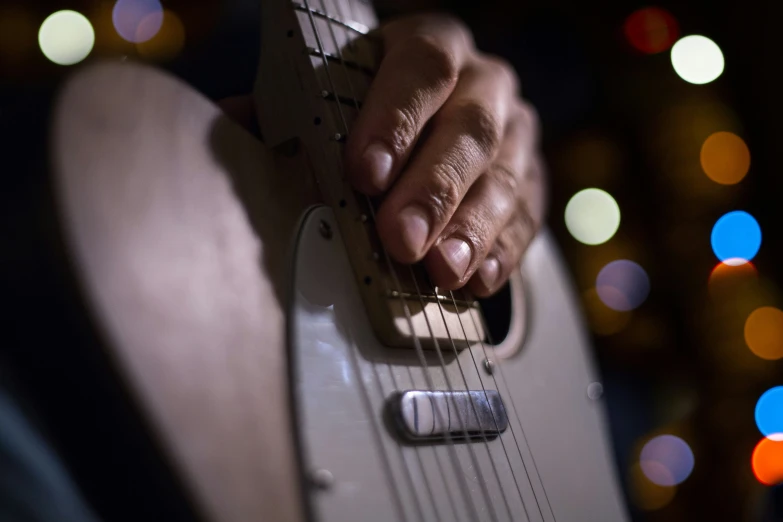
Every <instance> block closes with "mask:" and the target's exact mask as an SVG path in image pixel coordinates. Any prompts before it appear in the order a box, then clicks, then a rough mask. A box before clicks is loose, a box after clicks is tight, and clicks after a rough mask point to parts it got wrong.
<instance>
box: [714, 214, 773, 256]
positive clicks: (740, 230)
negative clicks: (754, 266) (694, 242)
mask: <svg viewBox="0 0 783 522" xmlns="http://www.w3.org/2000/svg"><path fill="white" fill-rule="evenodd" d="M710 240H711V243H712V250H713V252H715V255H716V256H718V259H720V260H721V261H724V262H727V260H736V261H732V262H734V263H741V262H742V260H744V261H750V260H751V259H753V258H754V257H755V256H756V254H757V253H758V251H759V248H760V247H761V228H760V227H759V224H758V222H756V219H755V218H754V217H753V216H751V215H750V214H748V213H747V212H744V211H742V210H735V211H733V212H729V213H727V214H724V215H723V216H721V217H720V219H718V221H716V222H715V226H713V227H712V235H711V237H710Z"/></svg>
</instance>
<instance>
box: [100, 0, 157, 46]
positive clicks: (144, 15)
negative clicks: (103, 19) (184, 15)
mask: <svg viewBox="0 0 783 522" xmlns="http://www.w3.org/2000/svg"><path fill="white" fill-rule="evenodd" d="M112 22H113V23H114V28H115V29H116V30H117V33H118V34H119V35H120V36H121V37H122V38H123V39H125V40H127V41H129V42H133V43H142V42H146V41H147V40H149V39H150V38H152V37H153V36H155V35H156V34H157V33H158V31H159V30H160V28H161V26H162V25H163V6H161V5H160V2H159V1H158V0H117V3H115V4H114V9H113V10H112Z"/></svg>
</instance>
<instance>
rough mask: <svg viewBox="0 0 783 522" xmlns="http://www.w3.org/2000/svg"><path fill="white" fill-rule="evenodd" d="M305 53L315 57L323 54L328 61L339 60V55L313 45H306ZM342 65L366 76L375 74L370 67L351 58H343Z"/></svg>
mask: <svg viewBox="0 0 783 522" xmlns="http://www.w3.org/2000/svg"><path fill="white" fill-rule="evenodd" d="M307 53H308V54H309V55H310V56H316V57H317V56H321V55H323V56H325V57H326V59H327V60H330V61H333V62H339V61H340V57H339V56H335V55H334V54H332V53H329V52H326V51H320V50H318V49H315V48H313V47H308V48H307ZM344 65H345V66H346V67H348V68H350V69H353V70H355V71H361V72H363V73H364V74H366V75H368V76H374V75H375V71H373V70H372V69H371V68H370V67H367V66H366V65H362V64H360V63H359V62H355V61H353V60H345V63H344Z"/></svg>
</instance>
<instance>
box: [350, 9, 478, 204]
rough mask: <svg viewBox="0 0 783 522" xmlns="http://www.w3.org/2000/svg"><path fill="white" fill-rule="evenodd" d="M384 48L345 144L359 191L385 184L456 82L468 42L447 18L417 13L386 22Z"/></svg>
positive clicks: (464, 33)
mask: <svg viewBox="0 0 783 522" xmlns="http://www.w3.org/2000/svg"><path fill="white" fill-rule="evenodd" d="M381 34H382V37H383V41H384V47H385V49H386V54H385V56H384V58H383V60H382V62H381V65H380V68H379V70H378V73H377V75H376V77H375V79H374V81H373V84H372V86H371V88H370V90H369V92H368V94H367V96H366V99H365V100H364V102H363V106H362V110H361V112H360V114H359V117H358V119H357V121H356V123H355V124H354V127H353V129H352V131H351V135H350V137H349V139H348V143H347V144H346V156H345V159H346V167H347V174H348V176H349V177H350V178H351V180H352V182H353V184H354V186H355V187H356V188H357V189H359V190H360V191H362V192H364V193H366V194H370V195H376V194H379V193H381V192H383V191H384V190H386V189H387V188H388V187H389V186H390V185H391V183H392V181H393V180H394V178H395V177H396V176H397V174H398V173H399V172H400V170H401V169H402V168H403V166H404V165H405V163H406V162H407V160H408V157H409V156H410V154H411V150H412V149H413V147H414V146H415V144H416V141H417V140H418V138H419V136H420V134H421V131H422V129H423V128H424V126H425V125H426V123H427V122H428V121H429V120H430V118H431V117H432V116H433V114H435V113H436V111H438V109H440V107H441V106H442V105H443V103H444V102H445V101H446V100H447V99H448V97H449V96H450V95H451V93H452V91H453V90H454V88H455V86H456V85H457V79H458V76H459V72H460V70H461V69H462V67H463V64H464V63H465V61H466V59H467V56H468V54H469V51H470V47H471V46H472V43H471V41H470V38H469V36H468V33H467V31H466V30H465V29H463V28H462V26H461V25H460V24H458V23H457V22H455V21H454V20H452V19H449V18H443V17H433V16H418V17H411V18H406V19H403V20H400V21H397V22H393V23H391V24H388V25H387V26H384V28H383V29H382V33H381Z"/></svg>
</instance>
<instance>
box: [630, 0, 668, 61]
mask: <svg viewBox="0 0 783 522" xmlns="http://www.w3.org/2000/svg"><path fill="white" fill-rule="evenodd" d="M623 30H624V32H625V37H626V38H627V39H628V43H630V44H631V45H632V46H633V47H634V48H635V49H636V50H638V51H641V52H643V53H646V54H655V53H660V52H662V51H665V50H666V49H668V48H669V47H671V46H672V44H673V43H674V41H675V40H677V37H678V36H679V34H680V30H679V27H678V26H677V20H676V19H675V18H674V16H672V14H671V13H670V12H668V11H666V10H664V9H661V8H659V7H645V8H643V9H639V10H638V11H635V12H633V13H631V15H630V16H629V17H628V18H627V19H626V20H625V24H624V25H623Z"/></svg>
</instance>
